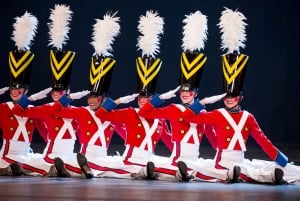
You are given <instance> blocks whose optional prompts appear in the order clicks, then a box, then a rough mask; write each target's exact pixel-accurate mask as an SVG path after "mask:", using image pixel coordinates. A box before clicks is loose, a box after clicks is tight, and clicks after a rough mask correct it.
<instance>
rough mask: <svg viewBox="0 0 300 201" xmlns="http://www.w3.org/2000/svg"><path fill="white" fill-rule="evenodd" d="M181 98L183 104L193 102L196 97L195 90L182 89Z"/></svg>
mask: <svg viewBox="0 0 300 201" xmlns="http://www.w3.org/2000/svg"><path fill="white" fill-rule="evenodd" d="M179 94H180V99H181V102H182V103H183V104H192V103H193V102H194V98H195V97H196V92H195V91H180V92H179Z"/></svg>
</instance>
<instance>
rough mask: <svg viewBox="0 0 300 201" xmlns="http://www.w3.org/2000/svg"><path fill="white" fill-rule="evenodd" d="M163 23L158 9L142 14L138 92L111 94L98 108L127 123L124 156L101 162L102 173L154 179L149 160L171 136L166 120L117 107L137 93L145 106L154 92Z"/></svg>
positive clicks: (103, 116)
mask: <svg viewBox="0 0 300 201" xmlns="http://www.w3.org/2000/svg"><path fill="white" fill-rule="evenodd" d="M163 24H164V21H163V18H162V17H160V16H159V15H158V13H157V12H155V11H151V10H150V11H147V12H146V15H145V16H141V17H140V20H139V25H138V29H139V31H140V33H141V34H142V36H140V37H139V39H138V47H139V49H141V50H142V57H138V58H137V59H136V72H137V93H136V94H132V95H128V96H124V97H121V98H118V99H116V100H115V101H113V100H112V99H110V98H108V99H107V100H106V101H105V102H104V104H103V105H102V107H101V108H100V109H99V110H98V111H97V112H96V115H97V117H99V118H100V119H104V120H109V121H111V122H113V123H119V124H124V126H125V130H124V131H125V146H126V148H125V151H124V153H123V155H122V156H118V157H117V156H114V158H115V160H114V161H111V162H109V163H108V162H107V164H105V163H101V164H98V165H101V166H102V167H103V168H105V169H106V170H107V171H105V172H103V173H102V174H101V176H102V177H111V176H113V177H118V178H127V179H131V178H134V179H155V175H154V174H153V168H154V164H153V163H152V162H150V161H151V160H152V156H153V154H154V149H155V147H156V145H157V143H158V141H159V140H160V138H164V139H165V138H166V139H167V138H168V128H167V125H166V122H165V121H164V120H159V119H155V120H152V119H145V118H142V117H140V116H139V115H138V114H137V113H138V111H139V108H132V107H128V108H123V109H115V108H116V107H117V105H119V104H126V103H129V102H131V101H133V100H135V98H136V97H137V96H138V105H139V107H142V106H143V105H144V104H145V103H146V102H148V100H149V98H150V97H151V96H152V95H153V93H155V90H156V82H157V79H158V75H159V71H160V68H161V64H162V61H161V59H160V58H156V54H157V53H158V52H159V46H158V45H159V39H160V38H159V37H160V35H161V34H163ZM169 141H170V140H169Z"/></svg>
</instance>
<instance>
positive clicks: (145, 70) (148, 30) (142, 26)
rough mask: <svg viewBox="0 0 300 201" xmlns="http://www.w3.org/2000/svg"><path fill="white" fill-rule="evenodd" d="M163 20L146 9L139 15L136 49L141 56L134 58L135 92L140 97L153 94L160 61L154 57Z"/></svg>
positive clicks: (157, 51) (161, 32) (157, 50)
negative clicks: (144, 12)
mask: <svg viewBox="0 0 300 201" xmlns="http://www.w3.org/2000/svg"><path fill="white" fill-rule="evenodd" d="M163 25H164V20H163V18H162V17H160V16H159V14H158V13H157V12H155V11H151V10H149V11H147V12H146V15H144V16H143V15H142V16H140V19H139V24H138V30H139V32H140V33H141V35H140V36H139V37H138V43H137V46H138V49H140V50H142V56H141V57H137V59H136V73H137V93H139V96H142V97H149V96H152V95H153V94H155V92H156V85H157V80H158V75H159V71H160V67H161V64H162V61H161V59H160V58H156V54H157V53H159V40H160V35H161V34H163Z"/></svg>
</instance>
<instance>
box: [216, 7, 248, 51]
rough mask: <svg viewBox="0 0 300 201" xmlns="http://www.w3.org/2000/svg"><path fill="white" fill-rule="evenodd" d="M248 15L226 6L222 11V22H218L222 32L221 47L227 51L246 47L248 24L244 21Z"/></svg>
mask: <svg viewBox="0 0 300 201" xmlns="http://www.w3.org/2000/svg"><path fill="white" fill-rule="evenodd" d="M244 20H246V17H245V16H244V15H243V14H242V13H241V12H239V11H237V10H235V11H233V10H231V9H228V8H225V10H224V11H222V14H221V17H220V22H219V24H218V26H219V28H220V32H221V34H222V36H221V40H222V44H221V49H222V50H226V49H227V53H232V52H233V51H237V52H238V53H239V49H240V48H244V47H245V42H246V40H247V39H246V26H247V24H246V23H245V22H244Z"/></svg>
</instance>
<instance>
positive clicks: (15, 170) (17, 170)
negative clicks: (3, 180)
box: [9, 162, 23, 176]
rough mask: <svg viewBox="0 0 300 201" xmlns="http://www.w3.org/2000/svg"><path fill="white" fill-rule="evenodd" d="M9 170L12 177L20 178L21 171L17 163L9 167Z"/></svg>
mask: <svg viewBox="0 0 300 201" xmlns="http://www.w3.org/2000/svg"><path fill="white" fill-rule="evenodd" d="M9 166H10V168H11V172H12V176H21V175H22V173H23V171H22V167H21V165H20V164H19V163H17V162H15V163H12V164H10V165H9Z"/></svg>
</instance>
